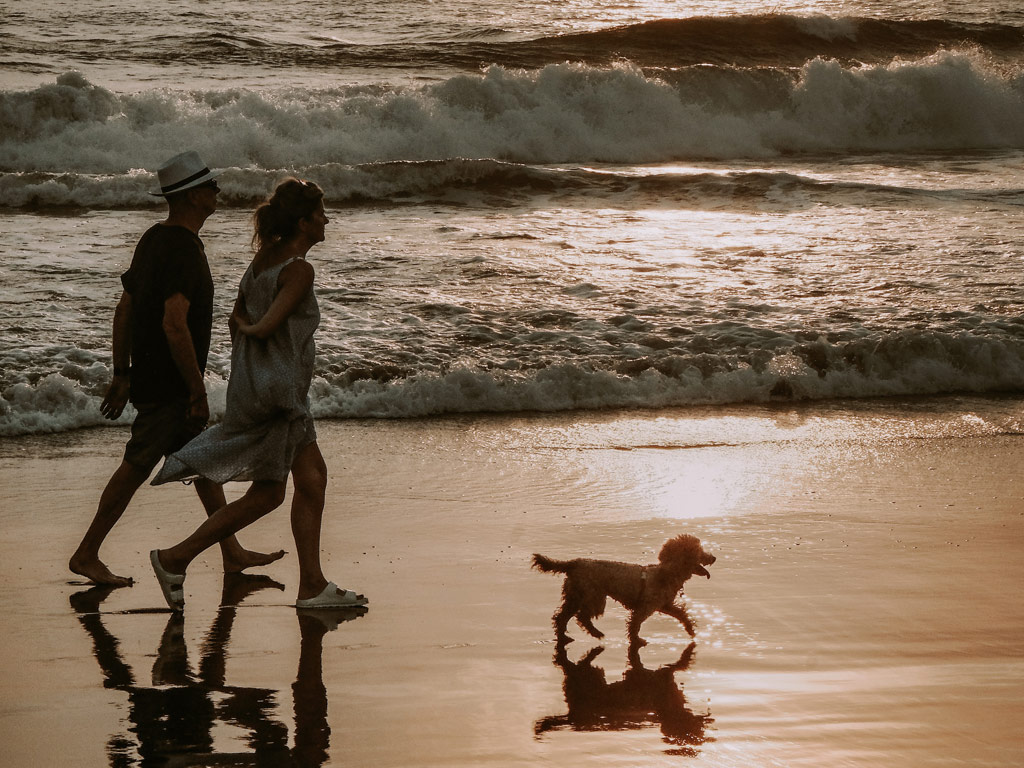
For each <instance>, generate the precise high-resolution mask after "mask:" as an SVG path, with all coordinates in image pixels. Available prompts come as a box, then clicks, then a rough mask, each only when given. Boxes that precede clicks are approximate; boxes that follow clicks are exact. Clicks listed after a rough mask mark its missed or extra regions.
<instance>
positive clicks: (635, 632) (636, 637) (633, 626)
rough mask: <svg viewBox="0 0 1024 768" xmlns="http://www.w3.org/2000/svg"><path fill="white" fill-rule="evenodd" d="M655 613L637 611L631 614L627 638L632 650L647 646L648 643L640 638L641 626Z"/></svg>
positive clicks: (627, 626)
mask: <svg viewBox="0 0 1024 768" xmlns="http://www.w3.org/2000/svg"><path fill="white" fill-rule="evenodd" d="M652 613H653V611H639V610H635V611H632V612H631V613H630V614H629V622H628V623H627V624H626V636H627V637H628V638H629V645H630V647H631V648H633V647H639V646H643V645H647V641H646V640H644V639H643V638H642V637H640V625H641V624H643V623H644V622H645V621H647V619H648V618H649V617H650V615H651V614H652Z"/></svg>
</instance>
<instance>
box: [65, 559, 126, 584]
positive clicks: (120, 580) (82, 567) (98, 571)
mask: <svg viewBox="0 0 1024 768" xmlns="http://www.w3.org/2000/svg"><path fill="white" fill-rule="evenodd" d="M68 568H70V569H71V572H72V573H77V574H78V575H79V576H84V577H85V578H87V579H88V580H89V581H91V582H92V583H93V584H99V585H101V586H109V587H130V586H132V584H134V583H135V581H134V580H133V579H132V578H131V577H130V576H118V575H117V574H116V573H111V572H110V569H109V568H107V566H105V565H104V564H103V562H102V561H101V560H99V559H98V558H97V559H95V560H91V561H87V560H79V559H78V558H77V557H72V558H71V562H69V563H68Z"/></svg>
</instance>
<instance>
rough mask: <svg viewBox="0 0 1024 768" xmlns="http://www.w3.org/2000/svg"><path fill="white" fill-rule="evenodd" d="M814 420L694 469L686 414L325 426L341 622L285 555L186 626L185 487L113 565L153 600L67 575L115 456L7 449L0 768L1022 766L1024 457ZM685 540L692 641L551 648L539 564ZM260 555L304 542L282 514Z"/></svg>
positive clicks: (661, 635)
mask: <svg viewBox="0 0 1024 768" xmlns="http://www.w3.org/2000/svg"><path fill="white" fill-rule="evenodd" d="M805 416H806V413H805V414H802V415H798V416H797V417H796V419H797V421H800V420H801V419H803V418H804V417H805ZM793 418H794V417H793V414H792V413H790V412H784V411H779V412H773V411H771V410H770V409H763V410H761V411H759V412H758V413H757V419H760V420H761V421H762V422H764V423H769V424H770V426H771V429H770V430H769V431H770V432H771V434H772V435H774V436H773V437H772V436H770V437H769V438H768V439H760V438H757V439H736V440H733V441H731V442H729V441H723V442H726V443H728V444H717V445H704V446H703V447H702V446H700V445H695V444H686V445H685V446H684V445H683V443H685V441H682V443H680V444H672V442H671V441H666V440H665V439H664V436H665V434H666V433H670V432H672V431H673V430H675V431H676V432H677V433H680V434H681V433H683V432H685V431H686V430H687V429H688V426H687V425H688V424H690V423H692V414H689V413H685V412H684V413H680V414H661V415H636V414H612V415H602V416H592V415H579V414H577V415H575V416H552V417H535V416H531V417H527V418H509V417H494V418H489V417H468V418H460V419H441V420H425V421H405V422H320V423H319V425H318V429H319V432H320V442H321V446H322V448H323V451H324V454H325V457H326V459H327V463H328V467H329V469H330V475H331V478H330V482H331V486H330V489H329V500H328V506H327V513H326V521H325V525H324V543H323V548H324V552H325V563H326V570H327V572H328V574H329V576H330V577H331V578H333V579H335V580H336V581H337V582H338V583H339V584H342V585H343V586H349V587H353V588H357V589H359V590H360V591H363V592H365V593H366V594H367V595H368V597H369V598H370V600H371V603H370V608H369V610H368V611H367V612H365V615H359V616H355V615H338V616H334V617H333V619H332V617H326V618H324V619H323V620H321V619H320V618H317V617H315V616H309V615H297V613H296V611H295V609H294V608H291V607H290V604H291V601H292V600H293V599H294V584H295V577H296V574H295V561H294V556H292V555H289V557H287V558H286V559H285V560H283V561H282V562H280V563H276V564H274V565H273V566H271V567H269V568H267V569H265V570H264V571H263V573H265V574H266V576H267V577H269V578H264V579H259V578H254V579H249V580H240V579H230V580H227V581H225V580H224V579H223V578H222V576H221V574H220V572H219V571H220V567H219V558H218V556H217V555H216V554H215V553H213V552H211V553H208V555H206V556H204V557H203V558H201V559H200V560H198V561H197V562H196V564H195V565H194V567H193V569H192V570H191V571H190V573H189V578H188V582H187V583H186V598H187V609H186V612H185V615H184V619H183V620H179V619H177V618H175V617H174V616H173V615H172V614H170V613H168V612H166V611H165V610H162V606H163V602H162V599H161V597H160V594H159V591H158V588H157V586H156V583H155V581H154V580H153V579H152V576H151V574H150V573H149V568H148V564H147V558H146V553H147V551H148V550H149V549H150V548H152V547H154V546H162V545H166V544H168V543H171V542H172V541H173V540H175V539H177V538H179V537H180V536H181V535H183V534H184V532H185V531H186V529H187V528H188V527H190V526H192V525H194V524H197V522H198V520H199V518H200V516H201V511H200V506H199V503H198V500H197V499H196V498H195V495H194V493H193V492H192V491H191V489H187V488H182V487H181V486H170V487H167V486H164V487H160V488H149V487H147V488H145V489H143V491H142V492H141V493H140V495H139V496H138V497H137V498H136V501H135V502H134V504H133V506H132V507H131V508H130V509H129V511H128V513H127V514H126V516H125V518H124V519H123V520H122V522H121V523H120V524H119V525H118V526H117V527H116V528H115V530H114V532H113V534H112V535H111V537H110V538H109V539H108V542H107V544H106V545H105V548H104V550H103V552H102V554H103V556H104V558H105V560H106V561H107V562H108V564H109V565H110V566H111V567H112V569H113V570H114V571H115V572H118V573H127V574H130V575H133V576H134V577H135V578H136V585H135V586H134V587H133V588H130V589H118V590H112V591H110V590H97V589H91V588H90V587H89V586H88V585H86V584H84V583H82V582H79V581H75V580H74V578H73V577H72V576H71V575H70V574H69V573H68V572H67V570H66V561H67V557H68V555H69V554H70V552H71V551H72V550H73V549H74V546H75V545H76V544H77V541H78V539H79V537H80V535H81V533H82V531H83V530H84V528H85V526H86V524H87V523H88V520H89V518H90V516H91V514H92V512H93V510H94V508H95V504H96V500H97V499H98V496H99V493H100V490H101V488H102V485H103V484H104V482H105V481H106V479H107V476H108V475H109V473H110V472H111V471H112V470H113V468H114V466H115V464H116V462H117V460H118V458H119V452H120V450H121V445H122V440H123V438H124V435H123V432H122V431H121V430H120V429H98V430H92V431H86V432H78V433H72V434H63V435H59V436H56V437H54V438H38V437H36V438H30V439H17V440H10V439H8V440H5V441H4V442H3V444H2V446H0V507H2V509H0V519H2V521H3V528H4V536H3V537H2V540H0V574H2V577H3V578H2V579H0V606H2V608H3V615H4V620H3V631H2V633H0V680H2V682H3V691H4V695H3V700H2V704H0V744H3V745H4V746H3V750H2V753H0V755H2V756H0V763H2V764H3V765H5V766H7V765H9V766H23V765H62V766H105V765H137V764H142V763H143V762H144V759H145V760H149V761H151V763H152V764H154V765H156V764H168V765H214V764H231V765H249V764H252V765H255V764H261V765H290V764H295V765H339V766H340V765H357V766H411V765H415V766H459V765H463V766H470V765H472V766H481V765H493V766H516V765H531V766H532V765H552V766H577V765H579V766H589V765H598V764H599V765H602V766H609V765H611V766H636V765H644V766H659V765H677V764H680V763H685V764H688V765H693V766H716V767H722V766H752V765H756V766H822V765H827V766H864V767H869V766H870V767H875V766H889V765H892V766H901V768H905V767H917V766H957V765H972V766H973V765H985V766H991V767H1003V766H1005V767H1006V768H1009V767H1010V766H1019V765H1021V764H1022V763H1024V740H1022V738H1021V733H1022V732H1024V703H1022V702H1024V606H1022V603H1021V600H1020V587H1019V585H1020V584H1021V583H1024V480H1021V479H1020V475H1019V468H1020V467H1021V466H1024V439H1022V438H1020V437H1017V436H992V437H969V438H932V439H916V438H905V437H898V436H897V437H893V436H891V435H885V434H881V433H879V434H877V435H873V434H872V432H871V428H870V422H871V418H870V417H869V416H863V417H861V422H862V426H864V425H868V426H866V427H864V429H861V430H860V431H859V432H857V434H856V435H850V436H847V437H843V436H839V437H837V438H829V439H823V438H822V436H821V434H820V431H816V430H807V429H803V430H802V429H801V427H800V426H799V425H797V426H794V425H793V424H792V423H790V420H791V419H793ZM706 419H707V420H708V421H709V422H713V421H714V420H715V419H719V420H720V421H721V426H722V429H723V430H725V431H727V430H728V429H733V430H734V431H735V429H736V427H735V423H736V420H737V419H738V420H739V421H743V418H742V413H741V415H740V416H736V414H735V413H730V414H729V415H728V416H722V415H716V412H714V411H709V412H708V413H707V414H706ZM729 419H732V421H728V420H729ZM727 422H728V423H727ZM650 435H656V436H659V437H658V439H653V438H650V439H646V440H645V439H644V437H645V436H650ZM787 435H788V437H787ZM232 488H233V487H232ZM238 490H239V489H238V488H233V489H232V490H229V496H231V495H234V494H235V493H237V492H238ZM682 532H689V533H693V534H696V535H698V536H700V537H701V538H702V539H703V540H704V541H705V542H706V544H707V545H708V546H709V547H710V548H712V549H713V550H714V551H715V552H716V554H717V555H718V556H719V559H718V562H717V563H716V564H715V565H714V566H713V567H712V568H711V571H712V578H711V580H710V581H706V580H703V579H694V580H691V581H690V582H689V583H688V584H687V588H686V594H687V596H688V597H687V602H688V605H689V607H690V612H691V615H692V616H693V618H694V619H695V621H696V623H697V625H698V636H697V638H696V643H695V645H694V646H693V647H692V648H689V647H688V646H689V639H688V638H687V636H686V634H685V632H684V631H683V629H682V627H680V626H679V625H678V624H677V623H676V622H675V621H674V620H673V619H669V618H667V617H655V618H652V619H651V620H649V621H648V622H647V623H645V625H644V626H643V631H642V634H643V635H644V636H645V637H646V638H647V639H648V640H649V642H650V644H649V645H648V646H647V647H646V648H644V649H642V650H641V651H640V652H639V656H637V657H635V658H633V659H632V660H630V659H629V658H628V654H627V648H626V643H625V613H624V612H623V611H622V610H621V609H619V608H618V607H617V606H616V607H611V608H610V609H609V611H608V613H607V614H606V615H605V617H604V618H602V619H601V620H599V621H598V622H597V625H598V627H600V628H601V629H602V630H604V631H605V633H606V635H607V636H606V638H605V639H604V640H603V641H601V642H598V641H595V640H593V639H591V638H588V637H587V636H586V634H585V633H584V632H583V631H582V630H581V629H579V628H577V627H575V626H574V625H573V626H571V627H570V633H571V634H572V635H573V636H574V637H575V638H576V642H573V643H570V644H569V645H568V646H566V647H565V648H564V649H558V648H556V645H555V643H554V635H553V631H552V629H551V625H550V617H551V614H552V612H553V611H554V609H555V607H556V605H557V603H558V601H559V589H560V579H559V578H556V577H554V576H552V575H546V574H539V573H537V572H535V571H531V570H530V568H529V557H530V555H531V553H533V552H542V553H545V554H548V555H551V556H555V557H570V556H588V557H608V558H614V559H620V560H629V561H633V562H652V561H653V560H654V559H655V556H656V552H657V549H658V548H659V547H660V545H661V543H662V542H663V541H664V540H665V539H666V538H668V537H670V536H673V535H675V534H677V533H682ZM240 538H241V540H242V542H243V543H244V544H245V545H247V546H251V547H254V548H264V549H274V548H277V547H279V546H283V547H285V548H286V549H289V550H291V549H292V548H293V547H292V545H291V541H290V532H289V527H288V517H287V513H286V512H285V511H283V510H282V511H278V512H277V513H275V514H273V515H271V516H269V517H268V518H266V519H264V520H263V521H260V522H259V523H257V524H256V525H255V526H253V527H252V528H250V529H249V530H247V531H245V532H244V533H243V534H242V535H241V536H240ZM282 585H283V589H281V588H279V587H280V586H282ZM333 620H337V621H338V626H337V628H336V629H331V628H330V626H329V625H331V624H332V623H333ZM147 764H149V763H147Z"/></svg>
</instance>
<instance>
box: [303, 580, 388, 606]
mask: <svg viewBox="0 0 1024 768" xmlns="http://www.w3.org/2000/svg"><path fill="white" fill-rule="evenodd" d="M339 592H340V593H341V594H338V593H339ZM368 602H370V601H369V600H367V599H366V598H365V597H363V596H362V595H357V594H356V593H355V592H353V591H352V590H351V589H339V588H338V585H337V584H335V583H334V582H333V581H329V582H327V586H326V587H324V591H323V592H321V593H320V594H319V595H317V596H316V597H307V598H305V599H303V600H296V601H295V607H296V608H354V607H356V606H360V605H366V604H367V603H368Z"/></svg>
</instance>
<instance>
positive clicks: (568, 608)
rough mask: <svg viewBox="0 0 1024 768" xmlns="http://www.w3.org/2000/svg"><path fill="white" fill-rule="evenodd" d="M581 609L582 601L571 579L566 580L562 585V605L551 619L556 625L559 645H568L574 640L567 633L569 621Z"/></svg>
mask: <svg viewBox="0 0 1024 768" xmlns="http://www.w3.org/2000/svg"><path fill="white" fill-rule="evenodd" d="M579 609H580V599H579V596H578V595H577V594H576V591H575V590H574V589H573V588H572V585H571V584H570V583H569V579H566V580H565V583H564V584H563V585H562V604H561V605H560V606H559V608H558V610H557V611H555V615H554V616H552V617H551V621H552V623H553V624H554V625H555V637H556V639H557V640H558V642H559V643H566V642H569V641H570V640H572V638H571V637H569V635H568V634H567V632H566V629H567V628H568V626H569V619H571V618H572V617H573V615H574V614H575V613H576V612H577V611H578V610H579Z"/></svg>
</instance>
